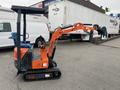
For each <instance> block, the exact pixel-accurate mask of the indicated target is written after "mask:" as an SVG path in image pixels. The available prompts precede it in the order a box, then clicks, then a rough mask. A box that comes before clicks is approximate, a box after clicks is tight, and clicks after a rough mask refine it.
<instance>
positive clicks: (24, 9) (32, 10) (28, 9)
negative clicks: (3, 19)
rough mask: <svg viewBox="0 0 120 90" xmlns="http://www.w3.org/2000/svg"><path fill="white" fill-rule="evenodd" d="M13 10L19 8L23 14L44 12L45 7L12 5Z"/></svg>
mask: <svg viewBox="0 0 120 90" xmlns="http://www.w3.org/2000/svg"><path fill="white" fill-rule="evenodd" d="M11 9H12V10H13V11H15V12H17V13H18V11H19V10H20V11H21V13H23V14H45V13H46V11H45V9H43V8H42V9H41V8H33V7H24V6H12V8H11Z"/></svg>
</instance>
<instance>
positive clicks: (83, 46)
mask: <svg viewBox="0 0 120 90" xmlns="http://www.w3.org/2000/svg"><path fill="white" fill-rule="evenodd" d="M35 52H39V49H35ZM12 56H13V52H12V50H2V51H0V90H120V38H119V39H115V40H112V41H108V42H105V43H102V44H100V45H94V44H91V43H89V42H79V41H77V42H76V41H73V42H62V43H58V45H57V50H56V53H55V58H54V60H55V61H56V62H57V64H58V67H59V68H60V70H61V72H62V77H61V78H60V79H58V80H47V81H33V82H25V81H23V80H22V79H21V77H20V76H17V77H16V73H17V70H16V69H15V67H14V62H13V57H12Z"/></svg>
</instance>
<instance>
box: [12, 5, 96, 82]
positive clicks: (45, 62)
mask: <svg viewBox="0 0 120 90" xmlns="http://www.w3.org/2000/svg"><path fill="white" fill-rule="evenodd" d="M12 10H13V11H15V12H17V14H18V18H17V32H12V33H11V38H12V39H13V40H14V43H15V48H14V63H15V67H16V68H17V70H18V74H21V75H22V77H23V80H25V81H34V80H49V79H59V78H60V77H61V71H60V70H59V69H58V68H57V63H56V62H55V61H53V58H54V54H55V50H56V44H55V43H56V41H57V40H58V39H59V38H60V37H61V36H62V35H63V34H67V33H69V32H73V31H77V30H85V31H88V30H91V31H92V30H94V28H93V27H88V26H85V25H83V24H81V23H76V24H74V25H71V26H68V27H63V28H61V27H58V28H56V30H55V32H54V33H53V34H52V37H51V40H50V44H49V47H48V48H46V42H45V40H44V38H43V37H42V36H40V41H41V44H40V45H39V46H40V47H39V48H40V54H38V56H36V55H34V54H33V52H32V50H33V47H32V45H31V44H30V41H26V14H45V10H44V9H37V8H31V7H23V6H12ZM21 14H23V24H24V25H23V34H22V35H21V27H20V26H21ZM38 32H39V31H38ZM21 36H22V37H23V40H21Z"/></svg>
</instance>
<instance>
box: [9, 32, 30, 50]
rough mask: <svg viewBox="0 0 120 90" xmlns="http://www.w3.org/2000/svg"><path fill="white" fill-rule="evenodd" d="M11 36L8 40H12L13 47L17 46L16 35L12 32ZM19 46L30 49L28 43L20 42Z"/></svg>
mask: <svg viewBox="0 0 120 90" xmlns="http://www.w3.org/2000/svg"><path fill="white" fill-rule="evenodd" d="M11 35H12V36H11V37H10V38H11V39H13V41H14V45H15V46H17V33H16V32H12V33H11ZM20 46H21V47H22V48H32V45H31V44H30V41H25V42H21V44H20Z"/></svg>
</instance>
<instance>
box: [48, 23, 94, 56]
mask: <svg viewBox="0 0 120 90" xmlns="http://www.w3.org/2000/svg"><path fill="white" fill-rule="evenodd" d="M77 30H84V31H88V30H89V31H92V30H95V29H94V28H93V27H89V26H85V25H83V24H82V23H77V24H74V25H73V26H71V27H68V28H61V27H59V28H57V29H56V30H55V32H54V33H53V35H52V37H51V40H50V45H49V47H48V57H49V58H51V57H52V55H53V53H54V52H53V51H54V49H55V42H56V41H57V40H58V39H59V38H60V37H61V36H62V35H63V34H67V33H69V32H73V31H77Z"/></svg>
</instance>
